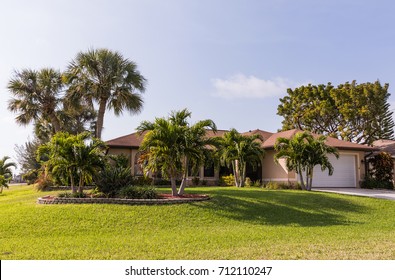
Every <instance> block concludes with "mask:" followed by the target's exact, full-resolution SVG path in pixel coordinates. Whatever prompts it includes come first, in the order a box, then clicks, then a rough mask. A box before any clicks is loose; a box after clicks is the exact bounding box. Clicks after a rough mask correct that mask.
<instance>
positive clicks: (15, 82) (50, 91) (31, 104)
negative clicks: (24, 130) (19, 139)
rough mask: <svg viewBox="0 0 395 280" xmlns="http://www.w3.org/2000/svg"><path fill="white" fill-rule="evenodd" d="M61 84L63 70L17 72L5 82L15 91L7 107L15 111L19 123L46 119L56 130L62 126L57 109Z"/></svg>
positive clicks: (49, 69) (25, 123)
mask: <svg viewBox="0 0 395 280" xmlns="http://www.w3.org/2000/svg"><path fill="white" fill-rule="evenodd" d="M62 88H63V82H62V74H61V73H60V72H59V71H56V70H54V69H52V68H44V69H41V70H40V71H35V70H31V69H24V70H22V71H20V72H16V73H15V77H14V78H12V79H11V80H10V82H9V83H8V90H9V91H10V92H11V93H12V94H13V95H14V98H12V99H11V100H10V101H9V103H8V109H9V110H11V111H12V112H15V113H17V114H18V116H17V117H16V121H17V123H19V124H21V125H28V124H30V123H32V122H36V121H38V120H40V119H47V120H49V121H50V122H51V124H52V125H53V128H54V132H55V133H56V132H58V131H60V130H61V124H60V121H59V118H58V115H57V111H58V109H59V108H58V105H59V101H60V91H61V89H62Z"/></svg>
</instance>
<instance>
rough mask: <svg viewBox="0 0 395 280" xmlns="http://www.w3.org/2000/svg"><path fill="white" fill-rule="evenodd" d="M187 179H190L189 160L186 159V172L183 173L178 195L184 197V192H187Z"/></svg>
mask: <svg viewBox="0 0 395 280" xmlns="http://www.w3.org/2000/svg"><path fill="white" fill-rule="evenodd" d="M187 178H188V158H187V157H185V161H184V172H183V176H182V181H181V184H180V188H179V189H178V195H183V194H184V190H185V187H186V185H187Z"/></svg>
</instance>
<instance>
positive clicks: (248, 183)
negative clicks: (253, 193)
mask: <svg viewBox="0 0 395 280" xmlns="http://www.w3.org/2000/svg"><path fill="white" fill-rule="evenodd" d="M251 185H252V181H251V179H250V177H246V179H245V181H244V186H246V187H251Z"/></svg>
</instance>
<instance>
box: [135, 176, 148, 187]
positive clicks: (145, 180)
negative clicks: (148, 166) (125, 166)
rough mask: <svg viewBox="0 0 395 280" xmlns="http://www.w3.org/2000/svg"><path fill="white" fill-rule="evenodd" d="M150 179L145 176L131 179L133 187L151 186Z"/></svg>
mask: <svg viewBox="0 0 395 280" xmlns="http://www.w3.org/2000/svg"><path fill="white" fill-rule="evenodd" d="M152 181H153V180H152V178H149V177H146V176H135V177H134V178H133V183H132V184H133V185H135V186H146V185H151V184H152Z"/></svg>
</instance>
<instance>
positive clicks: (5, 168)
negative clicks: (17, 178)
mask: <svg viewBox="0 0 395 280" xmlns="http://www.w3.org/2000/svg"><path fill="white" fill-rule="evenodd" d="M9 159H10V157H8V156H5V157H3V158H2V159H0V193H2V192H3V188H4V187H6V188H8V183H9V182H10V180H11V179H12V170H11V167H14V168H16V164H15V163H13V162H6V161H7V160H9Z"/></svg>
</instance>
